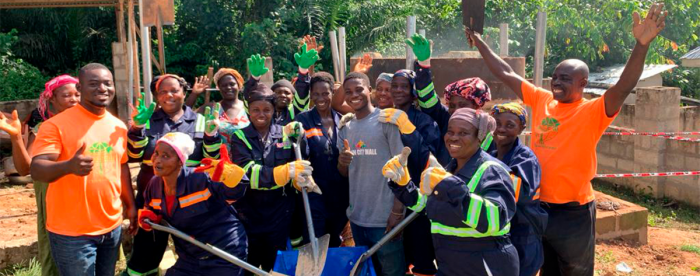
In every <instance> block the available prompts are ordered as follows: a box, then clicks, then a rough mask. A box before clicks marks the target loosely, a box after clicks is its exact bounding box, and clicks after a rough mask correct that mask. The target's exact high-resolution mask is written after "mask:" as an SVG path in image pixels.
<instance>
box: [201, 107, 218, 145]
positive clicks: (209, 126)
mask: <svg viewBox="0 0 700 276" xmlns="http://www.w3.org/2000/svg"><path fill="white" fill-rule="evenodd" d="M220 112H221V104H220V103H216V104H215V105H214V110H213V111H212V109H211V107H209V106H207V107H206V108H205V109H204V119H205V120H206V126H205V127H204V134H206V135H207V136H210V137H211V136H214V135H216V131H217V130H219V114H220Z"/></svg>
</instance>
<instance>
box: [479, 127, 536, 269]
mask: <svg viewBox="0 0 700 276" xmlns="http://www.w3.org/2000/svg"><path fill="white" fill-rule="evenodd" d="M490 154H491V155H492V156H494V157H495V156H497V155H498V151H496V150H494V151H491V152H490ZM503 163H505V164H506V165H508V167H509V168H510V169H511V170H513V174H514V175H515V177H514V179H513V181H514V184H515V187H516V190H515V191H516V192H515V195H516V196H515V197H516V200H517V202H518V203H517V208H518V210H517V212H515V217H513V221H511V229H510V235H511V237H510V239H511V241H512V242H513V245H514V246H515V248H516V249H517V250H518V256H519V257H520V276H533V275H536V274H537V272H538V271H539V270H540V267H541V266H542V263H543V262H544V252H543V251H542V235H543V234H544V229H545V228H547V212H545V210H544V209H542V207H541V206H540V177H541V174H542V170H541V169H540V163H539V161H537V157H536V156H535V153H534V152H532V150H531V149H530V148H528V147H526V146H525V145H523V144H521V143H520V139H518V138H516V139H515V144H514V145H513V148H512V149H510V151H508V153H506V155H505V156H504V157H503Z"/></svg>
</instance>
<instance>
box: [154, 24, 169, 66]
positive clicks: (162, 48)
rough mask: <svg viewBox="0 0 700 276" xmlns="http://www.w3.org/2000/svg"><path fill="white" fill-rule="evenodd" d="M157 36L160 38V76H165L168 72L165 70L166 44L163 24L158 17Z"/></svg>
mask: <svg viewBox="0 0 700 276" xmlns="http://www.w3.org/2000/svg"><path fill="white" fill-rule="evenodd" d="M156 36H157V38H158V63H159V64H160V67H159V68H158V69H160V74H161V75H162V74H165V72H167V70H166V69H165V42H164V41H163V22H162V21H161V19H160V15H158V20H157V21H156Z"/></svg>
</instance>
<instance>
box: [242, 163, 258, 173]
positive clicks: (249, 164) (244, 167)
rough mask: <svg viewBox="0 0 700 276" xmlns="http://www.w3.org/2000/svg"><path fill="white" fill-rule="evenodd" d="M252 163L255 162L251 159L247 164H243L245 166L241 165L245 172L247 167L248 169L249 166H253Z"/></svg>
mask: <svg viewBox="0 0 700 276" xmlns="http://www.w3.org/2000/svg"><path fill="white" fill-rule="evenodd" d="M253 164H255V162H253V161H250V162H248V164H245V166H243V170H244V171H245V172H248V169H250V166H253Z"/></svg>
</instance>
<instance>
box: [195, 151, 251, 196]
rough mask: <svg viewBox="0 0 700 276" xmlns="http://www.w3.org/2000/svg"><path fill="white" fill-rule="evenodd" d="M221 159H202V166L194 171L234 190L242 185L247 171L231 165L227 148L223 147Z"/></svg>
mask: <svg viewBox="0 0 700 276" xmlns="http://www.w3.org/2000/svg"><path fill="white" fill-rule="evenodd" d="M220 155H221V159H219V160H216V159H212V158H204V159H202V166H201V167H197V168H196V169H194V171H195V172H203V173H206V174H208V175H209V177H210V178H211V180H213V181H215V182H221V183H224V185H226V187H229V188H234V187H236V186H238V183H241V180H242V179H243V176H244V175H245V170H243V168H241V167H239V166H238V165H236V164H233V163H231V161H229V157H228V150H227V149H226V146H222V147H221V151H220Z"/></svg>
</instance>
